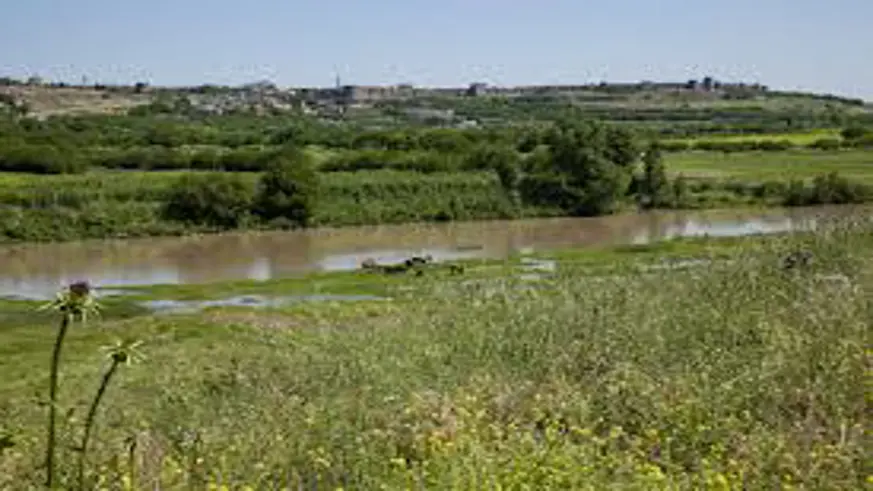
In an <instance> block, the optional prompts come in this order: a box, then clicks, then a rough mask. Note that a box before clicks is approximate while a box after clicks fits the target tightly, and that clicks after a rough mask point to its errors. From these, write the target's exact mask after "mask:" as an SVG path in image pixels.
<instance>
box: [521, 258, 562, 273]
mask: <svg viewBox="0 0 873 491" xmlns="http://www.w3.org/2000/svg"><path fill="white" fill-rule="evenodd" d="M521 264H522V266H521V267H522V268H524V270H526V271H543V272H548V273H554V272H555V271H557V269H558V263H557V261H551V260H546V259H532V258H529V257H525V258H522V259H521Z"/></svg>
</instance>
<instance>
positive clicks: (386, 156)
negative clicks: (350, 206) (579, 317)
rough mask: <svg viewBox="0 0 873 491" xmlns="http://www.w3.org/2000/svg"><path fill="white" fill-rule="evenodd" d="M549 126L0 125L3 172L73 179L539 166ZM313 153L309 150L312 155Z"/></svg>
mask: <svg viewBox="0 0 873 491" xmlns="http://www.w3.org/2000/svg"><path fill="white" fill-rule="evenodd" d="M614 126H616V127H622V128H625V129H627V130H628V131H629V132H633V133H634V135H635V138H637V139H641V140H658V139H661V138H663V135H661V134H660V132H657V131H648V130H646V129H642V130H640V129H635V128H634V127H631V126H626V125H624V124H618V123H615V124H614ZM554 127H555V125H554V124H529V125H524V126H518V127H509V128H469V129H455V128H401V129H385V130H372V129H364V128H360V127H354V126H351V125H348V126H344V125H328V124H316V123H314V122H312V121H310V120H306V119H293V120H287V119H278V118H263V119H257V118H250V117H242V116H239V117H229V116H224V117H214V118H204V119H202V120H196V121H191V120H178V119H173V118H170V119H161V118H146V117H130V116H115V117H113V116H104V117H66V118H56V119H55V118H52V119H49V120H46V121H37V120H32V119H21V120H19V121H6V122H5V124H0V171H7V172H29V173H42V174H58V173H76V172H82V171H85V170H87V169H89V168H94V167H98V168H107V169H138V170H173V169H178V170H182V169H195V170H225V171H244V172H245V171H262V170H264V168H265V165H266V162H269V161H270V160H272V159H273V158H274V157H275V155H276V153H277V152H278V151H279V150H280V149H281V148H282V147H283V146H287V145H293V146H296V147H311V148H314V149H319V150H317V151H318V152H320V153H321V158H319V159H318V160H319V161H320V166H319V169H320V170H321V171H327V172H332V171H351V170H372V169H381V168H391V169H396V170H416V171H420V172H444V171H464V170H479V168H478V167H476V164H475V162H472V160H471V158H470V156H471V155H472V154H474V153H475V152H476V151H477V150H479V149H481V148H482V147H492V146H495V147H502V148H506V149H509V150H512V151H514V152H517V153H519V154H520V156H521V160H522V162H523V163H526V162H533V161H536V159H538V158H541V152H537V149H538V148H539V147H540V146H542V145H544V144H545V140H546V138H547V135H549V133H550V131H552V130H553V129H554ZM868 128H869V127H864V126H861V125H853V126H850V127H847V128H845V129H844V130H843V132H842V133H843V134H842V136H841V137H840V138H836V137H824V138H821V139H818V140H816V141H813V142H810V143H804V144H799V143H797V142H795V141H792V140H790V139H788V138H787V137H786V138H779V137H778V136H771V137H764V136H762V137H761V138H759V139H748V138H744V139H741V140H740V139H738V140H731V139H725V138H705V137H704V138H697V139H694V140H688V141H678V140H668V141H664V142H663V143H662V149H663V151H667V152H677V151H689V150H701V151H719V152H745V151H784V150H790V149H797V148H808V149H815V150H839V149H842V148H873V131H871V130H870V129H868ZM313 151H316V150H313Z"/></svg>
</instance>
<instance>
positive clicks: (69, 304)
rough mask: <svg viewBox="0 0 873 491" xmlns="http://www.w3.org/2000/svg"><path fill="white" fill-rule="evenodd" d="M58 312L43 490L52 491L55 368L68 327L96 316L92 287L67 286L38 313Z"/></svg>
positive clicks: (74, 284) (51, 372)
mask: <svg viewBox="0 0 873 491" xmlns="http://www.w3.org/2000/svg"><path fill="white" fill-rule="evenodd" d="M48 309H52V310H57V311H58V312H60V313H61V322H60V327H59V329H58V335H57V337H56V338H55V346H54V350H53V351H52V359H51V368H50V372H49V421H48V431H47V443H46V457H45V464H46V486H47V487H48V488H51V487H52V486H53V484H54V474H55V445H56V433H55V432H56V419H57V392H58V367H59V365H60V360H61V349H62V348H63V344H64V338H65V337H66V335H67V329H68V328H69V327H70V323H71V322H73V321H75V320H77V319H78V320H79V321H80V322H85V320H86V319H87V318H88V316H89V315H90V314H93V313H96V312H98V309H99V305H98V304H97V302H96V301H95V300H94V297H93V295H92V291H91V285H89V284H88V282H86V281H79V282H76V283H72V284H70V285H69V286H68V287H67V288H65V289H64V290H63V291H61V292H59V293H58V294H57V297H56V298H55V300H54V301H52V302H50V303H48V304H46V305H44V306H42V307H41V308H40V310H48Z"/></svg>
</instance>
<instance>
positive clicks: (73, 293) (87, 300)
mask: <svg viewBox="0 0 873 491" xmlns="http://www.w3.org/2000/svg"><path fill="white" fill-rule="evenodd" d="M92 292H93V290H92V288H91V285H90V284H89V283H88V282H87V281H77V282H75V283H71V284H70V285H69V286H67V287H66V288H65V289H64V290H62V291H60V292H58V294H57V295H56V297H55V299H54V300H53V301H52V302H50V303H48V304H46V305H43V306H42V307H40V310H46V309H55V310H58V311H60V312H63V313H65V314H68V315H71V316H73V317H74V318H76V317H78V318H79V319H80V320H82V321H83V322H84V321H85V320H86V319H87V317H88V315H89V314H96V313H97V312H98V311H99V309H100V305H99V304H98V303H97V301H96V300H95V299H94V295H93V293H92Z"/></svg>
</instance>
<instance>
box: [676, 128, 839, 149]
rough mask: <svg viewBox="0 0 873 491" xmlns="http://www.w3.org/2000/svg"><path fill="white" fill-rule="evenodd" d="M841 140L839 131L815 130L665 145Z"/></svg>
mask: <svg viewBox="0 0 873 491" xmlns="http://www.w3.org/2000/svg"><path fill="white" fill-rule="evenodd" d="M829 138H833V139H841V138H842V137H841V136H840V131H839V130H835V129H816V130H810V131H801V132H796V133H764V134H739V135H731V134H721V135H718V134H716V135H706V136H695V137H687V138H667V139H665V140H664V141H665V142H666V143H672V142H685V143H694V142H696V141H699V140H712V141H726V142H747V141H762V140H779V141H788V142H791V143H792V144H794V145H797V146H805V145H809V144H811V143H814V142H815V141H817V140H821V139H829Z"/></svg>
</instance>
